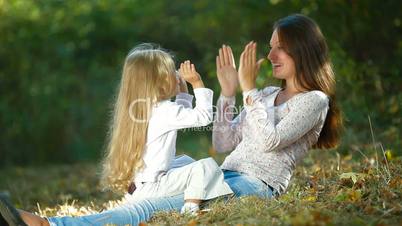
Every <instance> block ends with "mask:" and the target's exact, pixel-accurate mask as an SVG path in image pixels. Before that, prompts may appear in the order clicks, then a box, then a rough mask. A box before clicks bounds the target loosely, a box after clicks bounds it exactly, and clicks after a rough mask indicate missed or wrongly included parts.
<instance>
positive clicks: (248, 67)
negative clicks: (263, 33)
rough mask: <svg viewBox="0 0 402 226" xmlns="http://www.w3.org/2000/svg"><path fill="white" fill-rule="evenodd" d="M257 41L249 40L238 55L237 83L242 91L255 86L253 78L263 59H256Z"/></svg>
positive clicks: (255, 76)
mask: <svg viewBox="0 0 402 226" xmlns="http://www.w3.org/2000/svg"><path fill="white" fill-rule="evenodd" d="M256 49H257V43H255V42H249V43H248V44H247V45H246V47H245V48H244V51H243V52H242V54H241V55H240V65H239V83H240V88H241V90H242V91H243V92H246V91H249V90H252V89H254V88H255V80H256V79H257V75H258V72H259V70H260V65H261V63H262V62H263V61H264V59H260V60H258V62H257V60H256Z"/></svg>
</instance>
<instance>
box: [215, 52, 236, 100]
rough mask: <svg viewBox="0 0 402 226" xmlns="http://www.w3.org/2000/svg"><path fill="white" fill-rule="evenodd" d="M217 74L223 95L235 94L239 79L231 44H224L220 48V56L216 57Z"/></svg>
mask: <svg viewBox="0 0 402 226" xmlns="http://www.w3.org/2000/svg"><path fill="white" fill-rule="evenodd" d="M216 74H217V75H218V81H219V84H220V85H221V89H222V90H221V93H222V95H224V96H227V97H231V96H234V95H235V94H236V89H237V87H238V86H239V80H238V75H237V71H236V65H235V61H234V57H233V53H232V49H231V48H230V46H225V45H223V47H222V48H220V49H219V56H217V57H216Z"/></svg>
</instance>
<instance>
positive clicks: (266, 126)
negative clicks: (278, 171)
mask: <svg viewBox="0 0 402 226" xmlns="http://www.w3.org/2000/svg"><path fill="white" fill-rule="evenodd" d="M250 97H251V96H250ZM251 98H252V100H251V102H252V104H251V105H246V104H245V109H246V112H247V116H246V119H245V120H246V121H247V123H248V124H249V125H250V128H251V131H250V132H252V133H254V134H255V142H258V143H260V144H261V148H262V150H264V151H268V152H269V151H273V150H277V149H281V148H283V147H286V146H288V145H290V144H292V143H294V142H297V140H299V139H300V138H301V137H303V136H304V135H305V134H306V133H307V132H309V131H310V130H311V129H312V128H313V127H314V126H316V125H317V123H318V122H321V123H323V122H324V121H325V117H326V114H327V111H328V97H327V96H326V95H325V94H324V93H322V92H320V91H311V92H309V93H306V94H302V95H301V96H299V97H296V98H298V99H295V100H292V101H291V102H289V104H288V106H289V113H288V114H287V115H286V116H285V117H284V118H283V119H282V120H281V121H280V122H279V123H278V124H277V125H274V124H273V122H272V121H271V120H269V119H268V115H267V113H266V109H265V107H264V105H263V103H262V102H261V98H259V97H258V96H257V97H254V98H256V99H253V97H251ZM245 99H248V98H247V97H245Z"/></svg>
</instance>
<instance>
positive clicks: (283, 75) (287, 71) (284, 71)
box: [267, 30, 296, 80]
mask: <svg viewBox="0 0 402 226" xmlns="http://www.w3.org/2000/svg"><path fill="white" fill-rule="evenodd" d="M269 45H270V51H269V53H268V56H267V58H268V60H269V61H271V64H272V72H273V75H274V77H275V78H277V79H285V80H287V79H293V78H294V77H295V76H296V67H295V62H294V61H293V59H292V57H291V56H290V55H289V54H288V53H287V52H286V51H285V49H283V48H282V46H281V43H280V42H279V37H278V33H277V31H276V30H275V31H274V32H273V33H272V37H271V40H270V42H269Z"/></svg>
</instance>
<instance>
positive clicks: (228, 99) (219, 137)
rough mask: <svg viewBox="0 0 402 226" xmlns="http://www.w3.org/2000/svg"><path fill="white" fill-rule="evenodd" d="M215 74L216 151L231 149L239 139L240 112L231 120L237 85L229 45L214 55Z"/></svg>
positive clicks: (213, 134)
mask: <svg viewBox="0 0 402 226" xmlns="http://www.w3.org/2000/svg"><path fill="white" fill-rule="evenodd" d="M216 74H217V76H218V81H219V85H220V86H221V95H220V97H219V99H218V101H217V104H216V105H217V106H216V117H215V120H214V127H213V132H212V143H213V145H214V148H215V149H216V150H217V151H218V152H225V151H232V150H233V149H234V148H235V147H236V146H237V144H239V143H240V140H241V130H240V126H239V125H240V121H241V120H242V118H243V116H242V114H241V115H239V116H238V117H236V118H235V120H233V121H232V119H233V116H234V114H238V113H239V112H235V111H236V110H237V109H236V106H235V97H234V96H235V94H236V90H237V88H238V86H239V81H238V75H237V71H236V65H235V61H234V57H233V52H232V49H231V48H230V46H226V45H223V46H222V48H220V49H219V54H218V56H217V57H216Z"/></svg>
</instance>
